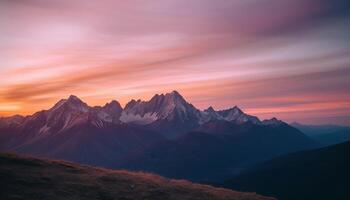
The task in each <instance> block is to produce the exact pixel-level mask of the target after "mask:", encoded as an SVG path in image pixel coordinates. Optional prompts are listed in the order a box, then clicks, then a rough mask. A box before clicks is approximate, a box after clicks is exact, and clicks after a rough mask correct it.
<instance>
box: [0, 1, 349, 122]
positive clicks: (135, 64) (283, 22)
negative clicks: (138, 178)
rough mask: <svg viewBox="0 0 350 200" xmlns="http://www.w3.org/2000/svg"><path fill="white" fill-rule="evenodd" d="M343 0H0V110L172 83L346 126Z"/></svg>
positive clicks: (203, 101) (207, 101)
mask: <svg viewBox="0 0 350 200" xmlns="http://www.w3.org/2000/svg"><path fill="white" fill-rule="evenodd" d="M349 4H350V3H348V0H332V1H331V0H241V1H238V0H231V1H230V0H158V1H153V0H152V1H151V0H150V1H144V0H120V1H118V0H114V1H112V0H103V1H102V0H101V1H87V0H74V1H73V0H56V1H54V0H52V1H49V0H0V116H8V115H13V114H32V113H34V112H35V111H38V110H42V109H48V108H50V107H51V106H52V105H53V104H54V103H55V102H57V101H58V100H59V99H61V98H67V96H69V95H70V94H75V95H77V96H79V97H80V98H81V99H82V100H84V101H85V102H87V103H88V104H89V105H101V104H104V103H106V102H108V101H111V100H112V99H115V100H118V101H119V102H120V103H121V104H122V105H125V103H127V102H128V101H129V100H130V99H132V98H134V99H144V100H148V99H149V98H150V97H151V96H153V95H154V94H155V93H164V92H170V91H172V90H177V91H179V92H180V93H181V94H182V95H183V96H184V97H185V98H186V99H187V100H188V101H189V102H191V103H192V104H194V105H195V106H196V107H198V108H200V109H204V108H207V107H208V106H210V105H211V106H213V107H214V108H215V109H224V108H228V107H232V106H234V105H237V106H239V107H240V108H242V109H243V110H244V111H245V112H247V113H249V114H252V115H257V116H258V117H260V118H261V119H265V118H271V117H274V116H275V117H278V118H280V119H282V120H285V121H287V122H293V121H298V122H301V123H307V124H342V125H350V37H349V36H350V5H349Z"/></svg>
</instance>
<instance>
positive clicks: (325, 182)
mask: <svg viewBox="0 0 350 200" xmlns="http://www.w3.org/2000/svg"><path fill="white" fill-rule="evenodd" d="M349 154H350V142H346V143H342V144H337V145H333V146H329V147H325V148H321V149H317V150H311V151H302V152H298V153H295V154H291V155H287V156H282V157H279V158H275V159H273V160H271V161H268V162H265V163H262V164H259V165H257V166H255V167H254V168H252V169H250V170H247V171H245V172H244V173H242V174H241V175H239V176H238V177H236V178H233V179H231V180H229V181H227V182H226V183H225V184H224V185H225V186H226V187H229V188H235V189H239V190H242V191H255V192H258V193H259V194H264V195H272V196H275V197H277V198H278V199H280V200H295V199H310V200H314V199H315V200H323V199H324V200H329V199H337V200H347V199H349V198H350V195H349V179H350V171H349V169H350V157H349Z"/></svg>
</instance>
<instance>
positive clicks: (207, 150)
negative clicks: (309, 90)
mask: <svg viewBox="0 0 350 200" xmlns="http://www.w3.org/2000/svg"><path fill="white" fill-rule="evenodd" d="M315 146H317V145H316V144H315V143H314V142H313V141H312V140H310V139H309V138H308V137H306V136H305V135H303V134H302V133H301V132H300V131H298V130H297V129H295V128H293V127H291V126H289V125H288V124H286V123H284V122H282V121H280V120H278V119H275V118H273V119H270V120H264V121H260V120H259V119H258V118H257V117H255V116H251V115H248V114H246V113H244V112H243V111H242V110H240V109H239V108H238V107H236V106H235V107H232V108H230V109H227V110H221V111H215V110H214V109H213V108H211V107H209V108H208V109H206V110H204V111H201V110H199V109H197V108H195V107H194V106H193V105H192V104H190V103H188V102H187V101H186V100H185V99H184V98H183V97H182V96H181V95H180V94H179V93H178V92H176V91H174V92H171V93H167V94H161V95H155V96H154V97H153V98H152V99H151V100H149V101H141V100H138V101H135V100H132V101H130V102H129V103H128V104H127V105H126V106H125V108H124V109H123V108H122V107H121V106H120V104H119V103H118V102H117V101H112V102H110V103H107V104H106V105H105V106H102V107H100V106H96V107H90V106H88V105H87V104H86V103H84V102H83V101H81V100H80V99H79V98H78V97H76V96H70V97H69V98H68V99H62V100H60V101H59V102H58V103H56V104H55V105H54V106H53V107H52V108H50V109H49V110H43V111H40V112H37V113H35V114H33V115H31V116H26V117H22V116H14V117H8V118H2V119H0V150H1V151H11V152H19V153H23V154H31V155H36V156H46V157H51V158H59V159H67V160H71V161H76V162H79V163H84V164H90V165H96V166H104V167H110V168H115V167H122V168H128V169H135V170H147V171H151V172H157V173H160V174H162V175H165V176H169V177H176V178H187V179H191V180H196V181H213V180H222V179H223V178H226V177H227V176H228V175H230V176H232V175H235V174H237V173H238V172H240V171H241V170H242V169H244V168H246V167H248V166H251V165H252V164H255V163H256V162H259V161H263V160H267V159H270V158H272V157H274V156H278V155H281V154H286V153H290V152H295V151H299V150H303V149H309V148H314V147H315Z"/></svg>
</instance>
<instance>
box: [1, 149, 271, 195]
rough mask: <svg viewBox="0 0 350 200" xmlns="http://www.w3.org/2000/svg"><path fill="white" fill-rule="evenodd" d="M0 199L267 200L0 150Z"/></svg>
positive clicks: (149, 176)
mask: <svg viewBox="0 0 350 200" xmlns="http://www.w3.org/2000/svg"><path fill="white" fill-rule="evenodd" d="M0 199H3V200H5V199H52V200H54V199H106V200H107V199H120V200H121V199H123V200H127V199H128V200H133V199H152V200H157V199H162V200H164V199H174V200H175V199H182V200H186V199H204V200H205V199H211V200H215V199H218V200H219V199H222V200H223V199H232V200H241V199H242V200H243V199H244V200H269V199H271V200H272V199H273V198H267V197H262V196H259V195H256V194H253V193H241V192H234V191H231V190H227V189H220V188H214V187H211V186H206V185H199V184H193V183H190V182H188V181H180V180H179V181H176V180H169V179H165V178H162V177H160V176H157V175H152V174H145V173H131V172H127V171H116V170H107V169H102V168H93V167H89V166H81V165H77V164H74V163H69V162H65V161H50V160H43V159H34V158H24V157H18V156H15V155H9V154H0Z"/></svg>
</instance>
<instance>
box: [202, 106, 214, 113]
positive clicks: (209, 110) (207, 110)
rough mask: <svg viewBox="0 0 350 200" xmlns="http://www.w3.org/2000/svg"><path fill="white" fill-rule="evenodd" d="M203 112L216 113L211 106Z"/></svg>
mask: <svg viewBox="0 0 350 200" xmlns="http://www.w3.org/2000/svg"><path fill="white" fill-rule="evenodd" d="M204 112H216V111H215V109H214V108H213V107H212V106H209V107H208V108H207V109H205V110H204Z"/></svg>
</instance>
